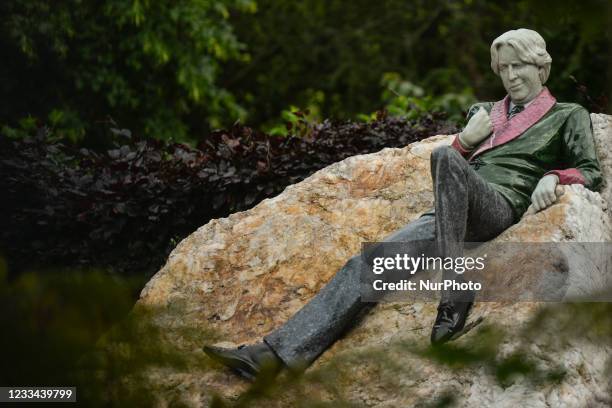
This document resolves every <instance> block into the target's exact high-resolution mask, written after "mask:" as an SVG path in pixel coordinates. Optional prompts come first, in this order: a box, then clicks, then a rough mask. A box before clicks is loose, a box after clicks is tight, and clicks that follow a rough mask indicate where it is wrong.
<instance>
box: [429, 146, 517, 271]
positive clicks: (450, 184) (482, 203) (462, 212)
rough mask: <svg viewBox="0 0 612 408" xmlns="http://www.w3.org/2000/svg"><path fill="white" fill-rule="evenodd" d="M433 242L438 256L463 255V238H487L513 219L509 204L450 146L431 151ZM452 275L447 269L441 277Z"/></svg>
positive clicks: (485, 239) (470, 239) (495, 234)
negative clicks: (434, 220)
mask: <svg viewBox="0 0 612 408" xmlns="http://www.w3.org/2000/svg"><path fill="white" fill-rule="evenodd" d="M431 175H432V179H433V184H434V198H435V212H436V234H435V236H436V246H437V250H438V253H439V254H440V256H442V257H453V258H454V257H460V256H462V255H463V244H464V242H484V241H488V240H490V239H492V238H494V237H496V236H497V235H499V234H500V233H501V232H503V231H504V230H505V229H507V228H508V227H510V226H511V225H512V224H513V223H514V214H513V211H512V207H511V206H510V204H509V203H508V201H507V200H506V199H505V198H504V197H503V195H502V194H501V193H499V192H498V191H497V190H495V189H494V188H493V187H491V185H490V184H489V183H488V182H487V181H486V180H484V179H483V178H482V177H481V176H480V175H479V174H478V173H476V171H475V170H474V169H473V168H471V167H470V165H469V164H468V162H467V161H466V160H465V159H464V158H463V157H462V156H461V155H460V154H459V153H458V152H457V151H456V150H455V149H453V148H451V147H448V146H444V147H440V148H437V149H435V150H434V151H433V152H432V155H431ZM454 275H456V274H455V273H454V272H452V271H449V275H446V276H445V278H447V279H450V278H453V277H454Z"/></svg>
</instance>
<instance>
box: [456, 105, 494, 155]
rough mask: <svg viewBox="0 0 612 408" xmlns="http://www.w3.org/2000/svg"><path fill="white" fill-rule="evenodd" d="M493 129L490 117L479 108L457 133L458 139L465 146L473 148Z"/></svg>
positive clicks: (483, 109)
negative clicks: (461, 130)
mask: <svg viewBox="0 0 612 408" xmlns="http://www.w3.org/2000/svg"><path fill="white" fill-rule="evenodd" d="M492 131H493V126H492V125H491V118H490V117H489V114H488V113H487V111H486V110H485V108H480V109H479V110H478V112H476V113H475V114H474V116H472V117H471V118H470V121H469V122H468V124H467V125H466V127H465V129H463V132H461V133H460V134H459V141H460V142H461V144H462V145H464V146H465V147H467V148H470V149H471V148H473V147H474V146H476V145H477V144H478V143H480V142H482V141H483V140H484V139H485V138H486V137H487V136H489V135H490V134H491V132H492Z"/></svg>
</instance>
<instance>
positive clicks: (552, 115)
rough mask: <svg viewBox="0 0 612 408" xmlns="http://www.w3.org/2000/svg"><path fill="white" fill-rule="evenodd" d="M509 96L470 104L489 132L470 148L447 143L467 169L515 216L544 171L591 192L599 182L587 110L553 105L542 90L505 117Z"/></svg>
mask: <svg viewBox="0 0 612 408" xmlns="http://www.w3.org/2000/svg"><path fill="white" fill-rule="evenodd" d="M508 102H509V98H508V97H507V96H506V98H504V99H503V100H502V101H499V102H495V103H493V102H485V103H478V104H475V105H473V106H472V107H471V108H470V110H469V112H468V120H469V119H470V118H471V117H472V115H473V114H475V113H476V112H477V111H478V110H479V109H480V107H483V108H485V109H486V110H487V112H489V114H490V117H491V121H492V123H493V129H494V131H493V134H492V135H491V136H490V137H489V138H488V139H486V140H484V141H483V142H482V143H481V144H480V145H478V146H476V148H475V149H473V150H471V151H466V150H465V149H463V148H462V146H461V145H460V144H459V143H458V137H456V138H455V140H454V141H453V144H452V146H453V147H454V148H455V149H457V150H458V151H459V152H460V153H461V154H462V155H463V156H464V157H466V159H467V160H468V162H469V163H470V165H471V166H472V168H473V169H474V170H476V172H477V173H478V174H479V175H481V176H482V177H483V178H484V179H485V180H487V181H488V182H489V183H490V184H491V186H492V187H493V188H495V189H496V190H497V191H499V192H500V193H501V194H502V195H503V196H504V197H505V198H506V199H507V200H508V201H509V202H510V204H511V206H512V208H513V210H514V215H515V219H516V220H518V219H520V217H521V216H522V215H523V213H524V212H525V211H526V210H527V208H528V207H529V205H530V204H531V194H532V193H533V190H534V189H535V187H536V185H537V184H538V181H540V179H541V178H542V177H543V176H544V175H546V174H556V175H557V176H559V184H583V185H585V186H586V187H587V188H589V189H591V190H596V189H597V188H598V187H599V186H600V184H601V181H602V178H601V171H600V168H599V163H598V161H597V155H596V153H595V144H594V140H593V131H592V125H591V119H590V116H589V113H588V112H587V110H586V109H584V108H583V107H582V106H580V105H577V104H575V103H556V100H555V99H554V97H552V95H550V93H549V92H548V90H547V89H546V88H544V90H543V91H542V93H541V94H540V95H538V97H536V99H535V100H534V102H532V103H531V104H529V106H527V107H526V108H525V110H524V111H523V112H521V113H519V114H517V115H516V116H514V117H513V118H512V119H510V120H508V119H507V118H506V115H507V111H508Z"/></svg>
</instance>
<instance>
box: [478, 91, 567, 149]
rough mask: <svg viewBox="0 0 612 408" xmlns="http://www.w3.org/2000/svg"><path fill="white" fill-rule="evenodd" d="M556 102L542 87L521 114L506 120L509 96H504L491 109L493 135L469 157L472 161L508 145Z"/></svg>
mask: <svg viewBox="0 0 612 408" xmlns="http://www.w3.org/2000/svg"><path fill="white" fill-rule="evenodd" d="M556 102H557V100H556V99H555V97H554V96H552V95H551V93H550V92H549V91H548V88H546V87H544V88H543V89H542V91H541V92H540V93H539V95H538V96H536V98H535V99H534V100H533V102H532V103H530V104H529V106H527V107H526V108H525V110H523V111H522V112H520V113H518V114H516V115H515V116H513V117H512V119H510V120H508V105H509V104H510V96H509V95H506V97H505V98H504V99H502V100H501V101H497V102H495V104H494V105H493V108H492V109H491V122H492V124H493V134H492V135H491V136H490V137H489V138H488V139H487V140H485V141H484V142H483V143H482V144H481V145H480V147H478V149H476V151H474V153H472V155H471V156H470V158H469V159H470V160H472V159H473V158H474V157H476V156H477V155H479V154H481V153H483V152H486V151H487V150H491V149H493V148H494V147H497V146H500V145H503V144H504V143H508V142H509V141H511V140H513V139H516V138H517V137H519V136H520V135H522V134H523V133H524V132H525V131H526V130H527V129H529V128H530V127H531V126H533V125H535V124H536V123H537V122H538V121H539V120H540V119H542V117H543V116H544V115H546V113H547V112H548V111H549V110H550V109H551V108H552V107H553V106H554V105H555V103H556Z"/></svg>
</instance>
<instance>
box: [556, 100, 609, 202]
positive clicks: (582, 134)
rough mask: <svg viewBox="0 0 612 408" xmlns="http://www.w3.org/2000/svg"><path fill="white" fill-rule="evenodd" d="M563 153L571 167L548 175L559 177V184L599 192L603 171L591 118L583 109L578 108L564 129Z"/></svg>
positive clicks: (570, 116)
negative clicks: (582, 187) (596, 150)
mask: <svg viewBox="0 0 612 408" xmlns="http://www.w3.org/2000/svg"><path fill="white" fill-rule="evenodd" d="M563 153H564V155H565V162H566V163H568V165H570V166H571V167H569V168H565V169H558V170H552V171H549V172H548V173H546V175H549V174H554V175H556V176H557V177H559V184H583V185H584V186H585V187H587V188H589V189H591V190H597V189H598V188H599V186H600V185H601V183H602V176H601V170H600V167H599V161H598V160H597V154H596V152H595V140H594V137H593V129H592V125H591V117H590V116H589V113H588V112H587V110H586V109H584V108H583V107H578V108H576V109H575V110H574V111H573V112H572V113H571V114H570V115H569V117H568V118H567V121H566V123H565V126H564V129H563Z"/></svg>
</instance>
